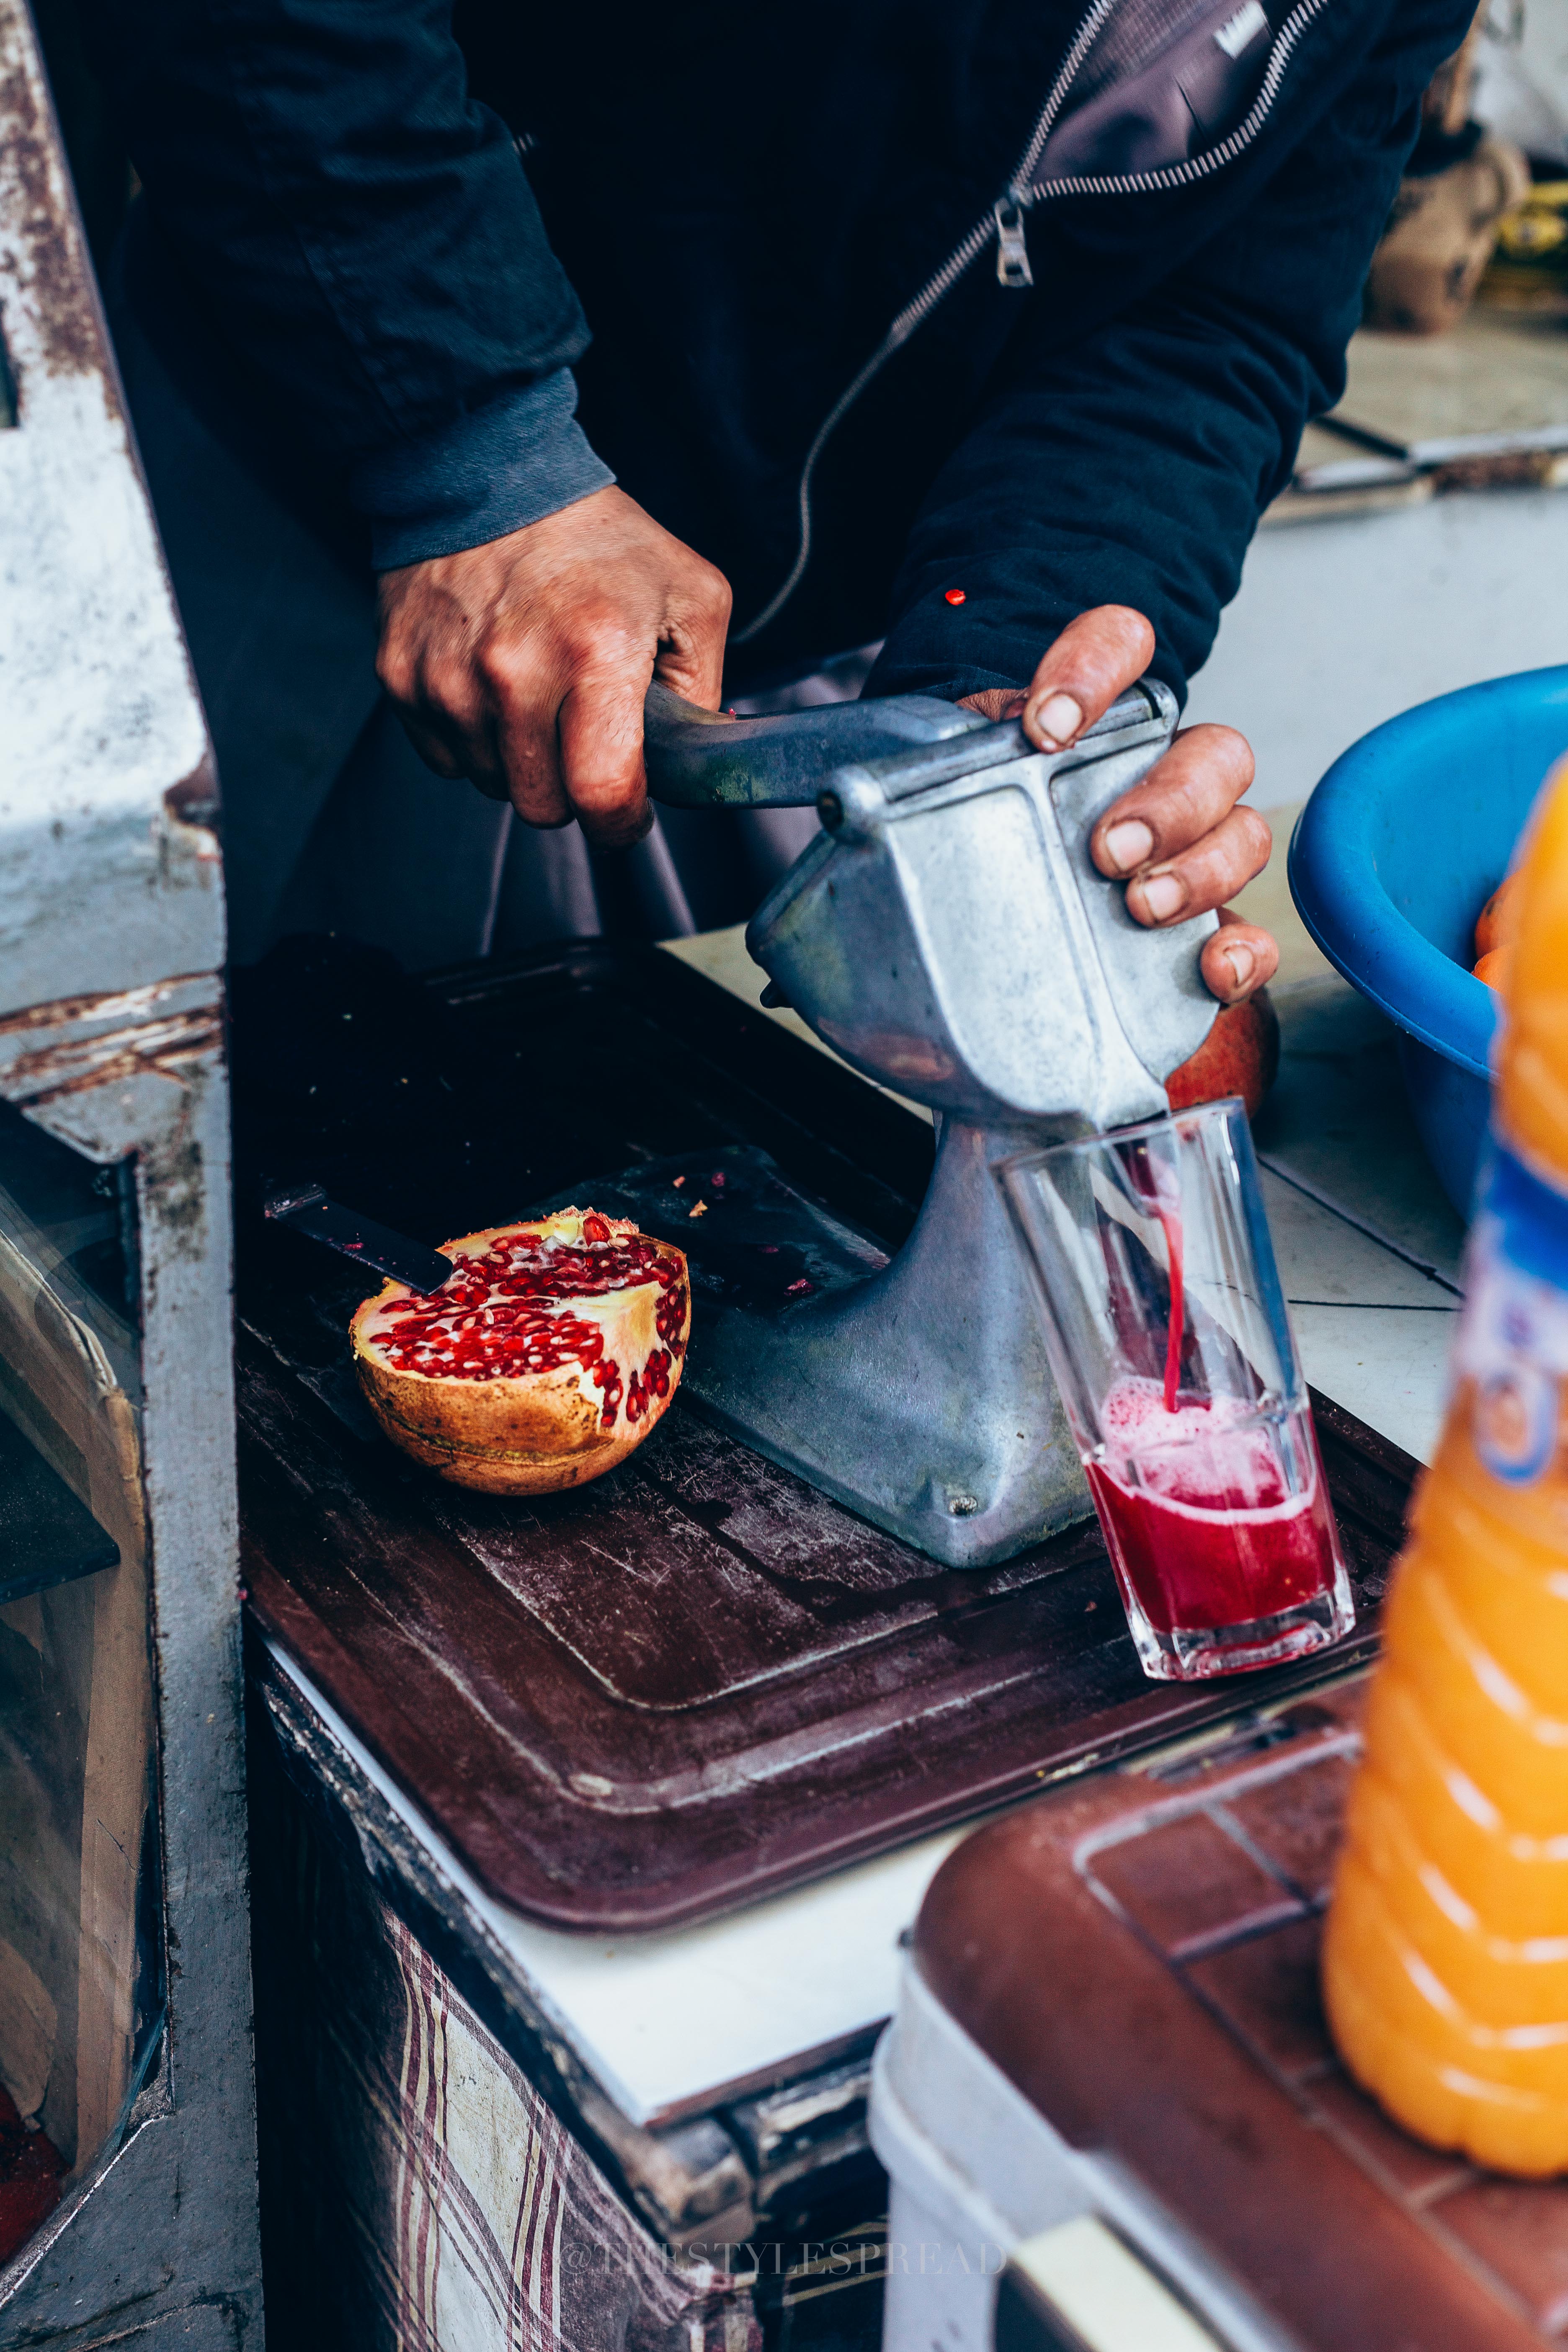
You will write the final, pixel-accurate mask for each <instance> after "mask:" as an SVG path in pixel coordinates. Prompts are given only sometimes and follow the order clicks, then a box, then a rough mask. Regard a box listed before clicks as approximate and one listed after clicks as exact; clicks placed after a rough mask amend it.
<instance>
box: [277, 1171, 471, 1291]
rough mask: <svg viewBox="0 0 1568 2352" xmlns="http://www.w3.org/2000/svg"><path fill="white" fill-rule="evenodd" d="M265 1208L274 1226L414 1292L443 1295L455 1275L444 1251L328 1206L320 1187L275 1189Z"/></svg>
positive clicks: (337, 1206) (339, 1206)
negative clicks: (305, 1236)
mask: <svg viewBox="0 0 1568 2352" xmlns="http://www.w3.org/2000/svg"><path fill="white" fill-rule="evenodd" d="M261 1205H262V1213H263V1215H264V1216H266V1217H268V1218H269V1219H270V1220H271V1222H272V1223H274V1224H280V1225H289V1226H291V1227H292V1229H293V1231H294V1232H295V1233H297V1234H308V1235H309V1236H310V1240H311V1241H313V1242H321V1243H322V1244H324V1245H325V1247H326V1248H328V1249H334V1250H338V1251H340V1252H341V1253H342V1255H343V1256H344V1257H352V1258H353V1261H354V1264H355V1265H363V1266H369V1267H370V1268H371V1269H372V1271H373V1272H374V1273H376V1274H389V1275H390V1276H392V1278H393V1280H394V1282H405V1283H407V1285H408V1286H409V1288H410V1289H411V1290H417V1291H421V1292H426V1291H431V1290H439V1289H440V1287H441V1285H442V1284H443V1283H444V1282H445V1281H446V1279H447V1276H448V1275H449V1274H451V1273H453V1272H454V1270H455V1269H454V1266H453V1263H452V1260H451V1259H450V1258H449V1257H443V1256H442V1255H441V1253H440V1251H439V1250H433V1249H427V1248H426V1245H425V1244H424V1243H423V1242H416V1241H410V1240H409V1238H408V1235H407V1234H397V1233H394V1231H393V1229H392V1227H391V1226H390V1225H381V1224H377V1223H376V1221H375V1219H374V1217H364V1216H362V1215H361V1214H360V1213H359V1211H358V1210H357V1209H345V1208H344V1207H343V1206H342V1203H341V1202H337V1201H331V1200H329V1199H328V1197H327V1195H326V1193H325V1192H324V1191H323V1190H322V1188H321V1185H320V1184H293V1185H289V1186H288V1187H287V1188H282V1187H277V1188H274V1189H273V1190H271V1191H269V1192H268V1193H267V1195H266V1198H265V1199H264V1200H263V1202H262V1204H261Z"/></svg>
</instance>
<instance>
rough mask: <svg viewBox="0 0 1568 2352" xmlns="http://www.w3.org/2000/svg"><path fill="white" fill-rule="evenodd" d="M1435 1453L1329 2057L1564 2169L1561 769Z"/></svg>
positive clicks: (1566, 1791) (1408, 2102)
mask: <svg viewBox="0 0 1568 2352" xmlns="http://www.w3.org/2000/svg"><path fill="white" fill-rule="evenodd" d="M1504 1021H1505V1027H1504V1031H1503V1034H1502V1040H1501V1045H1500V1051H1499V1055H1498V1059H1497V1082H1496V1087H1495V1092H1494V1096H1493V1106H1492V1108H1493V1136H1492V1147H1491V1152H1490V1157H1489V1167H1488V1171H1487V1173H1486V1175H1485V1177H1484V1179H1483V1183H1482V1188H1481V1193H1480V1198H1479V1206H1478V1212H1477V1217H1476V1223H1475V1225H1474V1227H1473V1229H1472V1232H1471V1235H1470V1243H1469V1254H1468V1266H1467V1277H1466V1294H1467V1295H1466V1303H1465V1309H1464V1313H1463V1316H1462V1317H1461V1319H1460V1324H1459V1329H1458V1337H1457V1339H1456V1342H1455V1360H1454V1366H1453V1371H1454V1385H1453V1391H1452V1396H1451V1399H1450V1402H1449V1406H1448V1412H1447V1421H1446V1423H1445V1424H1444V1430H1443V1436H1442V1441H1441V1443H1440V1444H1439V1446H1438V1449H1437V1454H1436V1458H1435V1460H1434V1461H1433V1464H1432V1466H1431V1469H1430V1470H1429V1471H1428V1472H1427V1474H1426V1476H1425V1478H1424V1479H1423V1480H1422V1482H1421V1486H1420V1488H1419V1491H1418V1493H1417V1496H1416V1500H1415V1511H1414V1514H1413V1518H1412V1530H1411V1536H1410V1539H1409V1542H1408V1543H1407V1545H1406V1548H1405V1553H1404V1556H1403V1558H1402V1559H1401V1561H1400V1564H1399V1570H1398V1573H1397V1575H1396V1577H1395V1579H1394V1588H1393V1592H1392V1596H1391V1599H1390V1601H1389V1607H1388V1621H1387V1639H1386V1646H1385V1649H1384V1657H1383V1661H1382V1664H1380V1666H1379V1667H1378V1670H1377V1674H1376V1676H1375V1678H1374V1681H1373V1692H1372V1698H1371V1704H1370V1707H1369V1710H1368V1716H1367V1729H1366V1754H1365V1760H1364V1761H1363V1765H1362V1767H1361V1769H1360V1771H1359V1773H1358V1774H1357V1777H1356V1780H1355V1784H1354V1787H1353V1790H1352V1796H1351V1801H1350V1810H1349V1816H1348V1820H1347V1824H1346V1839H1345V1846H1344V1851H1343V1854H1342V1859H1341V1864H1340V1869H1339V1875H1338V1878H1337V1881H1336V1884H1335V1886H1334V1894H1333V1901H1332V1904H1331V1907H1330V1913H1329V1921H1328V1932H1327V1937H1326V1940H1325V1945H1324V1954H1323V1992H1324V2000H1325V2002H1326V2005H1327V2008H1328V2013H1329V2020H1330V2023H1331V2027H1332V2030H1333V2034H1334V2039H1335V2041H1336V2042H1338V2044H1339V2048H1340V2053H1341V2055H1342V2057H1343V2059H1344V2061H1345V2063H1346V2064H1347V2065H1348V2066H1349V2068H1350V2070H1351V2072H1352V2074H1354V2075H1355V2076H1356V2077H1357V2079H1358V2080H1359V2081H1360V2082H1362V2083H1363V2084H1364V2085H1365V2086H1366V2088H1367V2089H1368V2090H1370V2091H1372V2092H1373V2093H1374V2094H1375V2095H1376V2096H1377V2097H1378V2098H1379V2099H1380V2100H1381V2101H1382V2102H1383V2105H1384V2106H1385V2107H1386V2108H1387V2109H1388V2110H1389V2112H1390V2114H1391V2115H1393V2116H1394V2117H1395V2118H1396V2119H1397V2120H1398V2121H1399V2122H1400V2123H1402V2124H1404V2125H1405V2126H1406V2128H1407V2129H1408V2130H1410V2131H1413V2132H1415V2133H1416V2134H1417V2135H1418V2136H1419V2137H1421V2138H1423V2139H1426V2140H1430V2141H1432V2142H1433V2143H1435V2144H1436V2146H1438V2147H1454V2148H1462V2149H1463V2150H1464V2151H1465V2152H1466V2153H1467V2154H1468V2156H1470V2157H1471V2158H1474V2159H1475V2160H1476V2161H1477V2162H1478V2163H1480V2164H1483V2165H1487V2166H1489V2167H1492V2168H1496V2169H1498V2170H1500V2171H1506V2172H1515V2173H1522V2174H1532V2175H1542V2174H1546V2173H1553V2172H1560V2171H1564V2170H1568V761H1563V762H1560V763H1559V766H1558V768H1557V769H1556V770H1555V771H1554V773H1553V778H1552V780H1551V781H1550V782H1548V785H1547V789H1546V792H1545V793H1543V794H1542V800H1541V802H1540V803H1538V806H1537V811H1536V815H1535V818H1534V821H1533V831H1532V835H1531V842H1530V846H1529V848H1528V851H1527V854H1526V858H1525V864H1524V867H1523V877H1522V887H1521V907H1520V930H1519V937H1518V944H1517V947H1516V950H1515V955H1514V961H1513V966H1512V970H1511V972H1510V976H1509V981H1508V986H1507V991H1506V995H1505V1002H1504Z"/></svg>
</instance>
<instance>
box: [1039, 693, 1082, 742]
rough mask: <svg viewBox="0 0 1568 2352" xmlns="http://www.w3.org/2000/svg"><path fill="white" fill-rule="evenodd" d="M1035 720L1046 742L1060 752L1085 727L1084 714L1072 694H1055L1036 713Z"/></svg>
mask: <svg viewBox="0 0 1568 2352" xmlns="http://www.w3.org/2000/svg"><path fill="white" fill-rule="evenodd" d="M1034 720H1035V724H1036V726H1037V728H1038V729H1039V730H1040V733H1041V734H1042V735H1043V736H1044V738H1045V740H1046V741H1047V743H1050V744H1053V745H1055V746H1056V747H1057V748H1058V750H1059V749H1060V747H1061V745H1062V744H1064V743H1070V742H1071V741H1072V739H1073V737H1074V736H1075V735H1076V734H1077V733H1078V730H1079V728H1080V727H1081V726H1082V725H1083V712H1082V710H1081V709H1079V705H1078V704H1077V703H1076V702H1075V701H1074V700H1073V698H1072V697H1071V695H1070V694H1053V695H1051V696H1050V697H1049V698H1048V699H1047V701H1045V702H1042V703H1041V704H1040V706H1039V709H1037V711H1035V713H1034Z"/></svg>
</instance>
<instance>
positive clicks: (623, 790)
mask: <svg viewBox="0 0 1568 2352" xmlns="http://www.w3.org/2000/svg"><path fill="white" fill-rule="evenodd" d="M729 624H730V587H729V583H728V582H727V581H726V580H725V578H724V575H723V573H722V572H716V571H715V570H714V568H713V566H712V565H711V564H710V563H706V562H704V561H703V559H702V558H701V556H700V555H694V554H693V553H692V551H691V550H690V548H689V547H685V546H683V545H682V544H681V542H680V541H679V540H678V539H672V538H671V537H670V534H669V533H668V531H667V530H660V528H659V526H658V523H656V522H655V521H654V520H653V518H652V516H651V515H647V514H645V513H644V512H643V510H642V509H641V507H639V506H638V505H637V501H636V499H628V498H627V497H626V493H625V491H624V490H617V489H605V490H595V492H594V493H593V495H592V496H591V497H590V498H585V499H578V500H577V501H576V503H575V504H574V505H573V506H569V507H563V508H562V509H560V511H559V512H558V513H556V514H552V515H546V517H545V518H544V520H543V521H542V522H535V523H530V524H529V525H528V527H527V528H526V530H514V531H511V532H510V533H509V534H508V536H507V537H506V538H505V539H496V540H491V541H489V544H488V545H486V546H483V547H471V548H467V549H465V550H464V551H463V552H462V553H460V554H458V555H437V556H434V557H432V558H431V559H430V560H429V562H425V563H410V564H407V565H405V567H404V569H403V570H402V571H400V572H386V573H384V575H383V578H382V583H381V646H380V649H379V652H378V653H377V656H376V675H377V676H378V677H379V678H380V679H381V682H382V685H383V686H384V688H386V691H387V693H388V694H389V695H390V696H391V698H392V700H393V702H394V704H395V706H396V709H397V713H398V716H399V718H400V719H402V721H403V723H404V725H405V727H406V728H407V730H408V732H409V734H410V736H411V737H412V738H413V741H414V746H415V749H416V751H418V752H419V754H420V756H421V757H422V758H423V759H424V760H426V761H428V763H429V765H430V766H431V767H432V768H434V769H435V771H436V772H437V775H438V776H468V777H471V778H472V780H473V782H475V783H476V784H478V785H479V788H480V790H481V791H482V792H486V793H489V794H490V796H491V798H492V799H494V800H508V799H510V802H511V804H512V806H513V807H514V808H515V809H516V811H517V813H518V814H519V816H520V817H521V818H522V819H523V821H524V823H525V824H539V825H560V824H570V823H571V822H572V819H573V818H574V817H579V818H581V820H582V824H583V830H584V833H585V834H586V835H588V837H589V838H590V840H592V841H595V842H598V843H600V844H601V845H604V846H605V847H611V848H613V847H618V846H621V845H625V844H626V843H628V842H633V841H639V840H640V839H641V838H642V836H643V835H644V834H645V833H647V829H648V827H649V825H650V824H652V823H653V814H652V812H651V810H650V809H649V807H648V800H647V779H646V777H645V776H644V773H643V757H642V714H643V697H644V696H645V694H646V693H647V688H648V680H649V679H650V678H651V677H656V676H657V677H658V678H659V680H660V681H661V683H662V684H664V685H666V686H668V687H669V688H672V689H673V691H674V692H675V693H677V694H679V695H684V696H685V698H686V699H687V701H688V702H696V703H700V705H701V706H702V708H703V709H705V710H716V709H718V707H719V693H720V681H721V677H722V674H723V667H724V637H725V633H726V631H727V629H728V627H729Z"/></svg>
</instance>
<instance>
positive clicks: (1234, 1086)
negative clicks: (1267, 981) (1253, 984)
mask: <svg viewBox="0 0 1568 2352" xmlns="http://www.w3.org/2000/svg"><path fill="white" fill-rule="evenodd" d="M1278 1069H1279V1016H1278V1014H1277V1013H1275V1010H1274V1007H1273V1006H1272V1004H1270V1003H1269V1002H1268V990H1267V989H1266V988H1260V989H1259V990H1258V993H1257V995H1256V996H1249V997H1248V998H1247V1002H1246V1003H1245V1004H1227V1005H1226V1007H1225V1008H1224V1010H1223V1011H1222V1012H1221V1013H1220V1014H1219V1015H1218V1017H1217V1019H1216V1020H1215V1024H1214V1027H1213V1028H1212V1029H1211V1030H1210V1031H1209V1034H1208V1035H1207V1036H1206V1037H1205V1039H1204V1042H1203V1044H1202V1045H1200V1046H1199V1047H1198V1050H1197V1052H1196V1053H1195V1054H1194V1055H1193V1057H1192V1059H1191V1060H1190V1061H1186V1062H1184V1063H1183V1064H1182V1066H1181V1068H1180V1069H1179V1070H1173V1071H1172V1073H1171V1075H1170V1076H1169V1077H1168V1078H1167V1079H1166V1081H1165V1092H1166V1094H1167V1095H1168V1096H1169V1097H1170V1102H1171V1108H1172V1109H1173V1110H1192V1109H1194V1108H1195V1107H1196V1105H1197V1104H1199V1103H1206V1102H1222V1101H1223V1100H1224V1099H1225V1097H1226V1096H1227V1095H1239V1096H1240V1097H1241V1098H1242V1100H1243V1102H1244V1103H1245V1104H1246V1105H1247V1118H1257V1117H1258V1112H1259V1110H1260V1109H1261V1108H1262V1107H1263V1097H1264V1096H1265V1095H1266V1094H1267V1093H1268V1089H1269V1087H1271V1086H1272V1085H1273V1084H1274V1074H1275V1072H1276V1071H1277V1070H1278Z"/></svg>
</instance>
